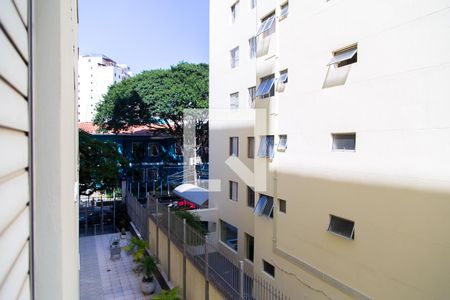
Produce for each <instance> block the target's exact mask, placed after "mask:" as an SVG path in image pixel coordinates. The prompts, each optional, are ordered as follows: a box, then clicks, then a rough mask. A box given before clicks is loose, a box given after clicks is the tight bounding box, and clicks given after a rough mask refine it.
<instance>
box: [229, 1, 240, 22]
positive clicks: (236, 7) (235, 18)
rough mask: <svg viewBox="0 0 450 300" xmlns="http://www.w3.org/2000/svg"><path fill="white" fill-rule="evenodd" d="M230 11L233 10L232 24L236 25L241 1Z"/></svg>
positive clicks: (232, 6) (235, 3)
mask: <svg viewBox="0 0 450 300" xmlns="http://www.w3.org/2000/svg"><path fill="white" fill-rule="evenodd" d="M230 9H231V23H232V24H234V23H236V20H237V18H238V14H239V0H237V1H236V2H234V4H233V5H231V7H230Z"/></svg>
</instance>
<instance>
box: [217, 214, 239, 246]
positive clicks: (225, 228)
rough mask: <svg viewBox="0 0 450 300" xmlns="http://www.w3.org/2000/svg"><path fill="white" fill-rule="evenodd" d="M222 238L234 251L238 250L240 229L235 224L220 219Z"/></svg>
mask: <svg viewBox="0 0 450 300" xmlns="http://www.w3.org/2000/svg"><path fill="white" fill-rule="evenodd" d="M220 240H221V241H222V242H223V243H224V244H225V245H227V246H228V247H230V248H231V249H233V250H234V251H237V248H238V247H237V246H238V229H237V228H236V227H234V226H233V225H231V224H228V223H227V222H225V221H223V220H220Z"/></svg>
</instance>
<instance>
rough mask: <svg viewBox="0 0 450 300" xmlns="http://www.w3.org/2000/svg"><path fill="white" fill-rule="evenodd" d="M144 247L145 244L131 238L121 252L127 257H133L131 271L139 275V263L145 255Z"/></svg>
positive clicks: (142, 241) (133, 237)
mask: <svg viewBox="0 0 450 300" xmlns="http://www.w3.org/2000/svg"><path fill="white" fill-rule="evenodd" d="M146 247H147V242H146V241H144V240H140V239H139V238H137V237H135V236H132V237H131V239H130V243H129V244H128V245H126V246H124V247H123V250H125V251H126V252H127V254H128V255H130V254H132V255H133V261H134V262H135V266H134V267H133V271H134V272H135V273H139V272H140V271H141V270H140V264H139V262H140V260H141V259H142V257H143V256H144V254H145V249H146Z"/></svg>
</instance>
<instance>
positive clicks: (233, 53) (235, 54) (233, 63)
mask: <svg viewBox="0 0 450 300" xmlns="http://www.w3.org/2000/svg"><path fill="white" fill-rule="evenodd" d="M230 67H231V68H232V69H236V68H237V67H239V46H236V47H234V48H233V49H231V50H230Z"/></svg>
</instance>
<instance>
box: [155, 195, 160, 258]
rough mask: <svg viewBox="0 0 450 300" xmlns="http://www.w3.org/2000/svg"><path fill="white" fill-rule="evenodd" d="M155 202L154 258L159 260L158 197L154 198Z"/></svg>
mask: <svg viewBox="0 0 450 300" xmlns="http://www.w3.org/2000/svg"><path fill="white" fill-rule="evenodd" d="M155 203H156V208H155V213H156V218H155V223H156V258H157V259H158V260H159V201H158V198H155Z"/></svg>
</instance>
